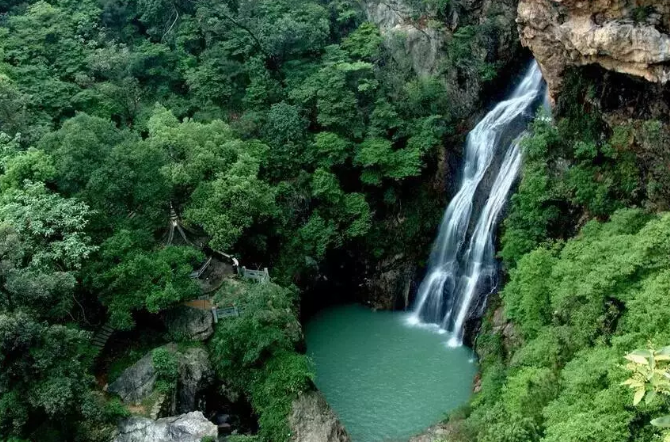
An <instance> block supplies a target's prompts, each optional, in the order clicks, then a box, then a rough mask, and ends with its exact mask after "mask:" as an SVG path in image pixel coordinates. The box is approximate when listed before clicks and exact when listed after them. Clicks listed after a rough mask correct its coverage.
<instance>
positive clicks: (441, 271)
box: [409, 62, 544, 347]
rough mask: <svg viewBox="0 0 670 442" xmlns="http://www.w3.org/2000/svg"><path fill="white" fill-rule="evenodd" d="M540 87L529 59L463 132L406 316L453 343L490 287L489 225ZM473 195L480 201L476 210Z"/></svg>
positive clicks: (515, 167) (517, 160)
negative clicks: (458, 162) (450, 186)
mask: <svg viewBox="0 0 670 442" xmlns="http://www.w3.org/2000/svg"><path fill="white" fill-rule="evenodd" d="M543 89H544V82H543V80H542V74H541V72H540V69H539V67H538V66H537V63H535V62H533V64H532V66H531V67H530V68H529V70H528V72H526V74H525V76H524V78H523V80H522V81H521V83H520V84H519V85H518V86H517V88H516V89H515V90H514V92H513V93H512V95H511V96H510V97H509V98H508V99H506V100H504V101H502V102H500V103H498V105H496V106H495V107H494V108H493V109H492V110H491V111H490V112H489V113H488V114H487V115H486V116H485V117H484V118H483V119H482V120H481V121H480V122H479V124H477V126H476V127H475V128H474V129H473V130H472V132H470V133H469V134H468V137H467V143H466V148H465V160H464V164H463V172H462V179H461V183H460V188H459V190H458V192H457V193H456V195H455V196H454V198H453V199H452V200H451V202H450V203H449V206H448V207H447V209H446V211H445V214H444V217H443V219H442V223H441V225H440V230H439V233H438V236H437V239H436V240H435V243H434V245H433V251H432V253H431V256H430V260H429V265H428V271H427V273H426V277H425V278H424V280H423V282H422V283H421V285H420V287H419V291H418V294H417V300H416V303H415V306H414V311H413V315H412V316H410V318H409V322H410V323H411V324H421V323H429V324H438V325H439V326H440V327H441V329H443V330H446V331H447V332H449V333H450V335H451V338H450V340H449V345H451V346H454V347H456V346H459V345H461V343H462V341H463V328H464V325H465V321H466V320H467V319H468V317H469V316H470V314H471V313H472V309H473V307H474V306H476V305H477V304H478V303H477V302H475V301H478V300H479V298H480V296H481V295H485V294H488V293H489V292H490V291H491V290H492V288H493V287H494V286H495V277H496V273H497V271H496V268H497V266H496V261H495V250H494V244H493V233H494V228H495V225H496V221H497V220H498V217H499V215H500V212H501V210H502V208H503V207H504V205H505V202H506V201H507V196H508V194H509V192H510V189H511V188H512V184H513V183H514V181H515V180H516V177H517V175H518V172H519V168H520V166H521V150H520V148H519V142H520V139H521V137H522V135H523V133H524V130H525V126H526V125H527V124H528V122H529V121H530V119H531V118H532V116H533V114H534V112H535V110H536V109H537V107H538V106H539V105H540V103H541V102H542V97H543V96H544V94H542V92H543ZM500 158H502V161H500ZM492 177H495V178H494V179H493V180H492V181H493V182H492V184H489V182H490V181H491V178H492ZM478 201H484V203H483V205H481V208H477V202H478ZM473 214H475V215H476V218H475V220H476V222H475V224H474V225H472V221H473V219H472V218H473Z"/></svg>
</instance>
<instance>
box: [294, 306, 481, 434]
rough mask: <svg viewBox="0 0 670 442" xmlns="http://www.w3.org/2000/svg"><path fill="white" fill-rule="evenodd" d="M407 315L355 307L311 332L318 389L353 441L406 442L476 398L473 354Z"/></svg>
mask: <svg viewBox="0 0 670 442" xmlns="http://www.w3.org/2000/svg"><path fill="white" fill-rule="evenodd" d="M406 316H407V315H406V314H403V313H392V312H373V311H372V310H369V309H367V308H364V307H361V306H354V305H349V306H343V307H336V308H332V309H329V310H324V311H322V312H321V313H319V314H318V315H316V316H315V317H314V318H312V319H311V320H310V321H309V323H308V324H307V326H306V336H307V352H308V353H309V354H310V356H311V357H312V359H313V360H314V362H315V365H316V385H317V386H318V387H319V389H320V390H321V391H322V392H323V394H324V395H325V397H326V399H327V400H328V403H329V404H330V405H331V406H332V407H333V409H334V410H335V412H336V413H337V414H338V416H339V417H340V420H341V421H342V422H343V423H344V426H345V427H346V428H347V430H348V431H349V434H350V435H351V437H352V439H353V442H389V441H393V442H396V441H407V440H408V439H409V437H410V436H412V435H414V434H417V433H420V432H421V431H423V430H425V429H426V428H428V427H430V426H431V425H433V424H435V423H437V422H439V421H440V420H441V419H442V418H443V417H444V415H445V413H446V412H448V411H450V410H453V409H454V408H456V407H458V406H459V405H462V404H464V403H465V402H466V401H467V400H468V398H469V397H470V392H471V389H472V380H473V377H474V375H475V372H476V364H475V363H473V362H472V361H473V354H472V352H471V351H470V350H469V349H467V348H465V347H462V348H449V347H447V345H446V341H447V340H448V335H444V334H442V335H441V334H438V333H436V331H435V330H430V329H425V328H416V327H410V326H408V325H406V324H405V318H406Z"/></svg>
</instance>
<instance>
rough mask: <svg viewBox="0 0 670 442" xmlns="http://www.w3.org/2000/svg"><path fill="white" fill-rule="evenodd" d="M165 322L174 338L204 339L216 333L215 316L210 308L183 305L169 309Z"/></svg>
mask: <svg viewBox="0 0 670 442" xmlns="http://www.w3.org/2000/svg"><path fill="white" fill-rule="evenodd" d="M164 322H165V327H166V328H167V330H168V333H170V335H171V336H172V338H173V339H179V340H187V341H204V340H206V339H208V338H209V337H210V336H212V333H214V318H213V317H212V313H211V312H210V311H208V310H202V309H197V308H193V307H189V306H185V305H181V306H178V307H175V308H173V309H172V310H170V311H168V312H167V314H166V315H165V320H164Z"/></svg>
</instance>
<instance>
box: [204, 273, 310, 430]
mask: <svg viewBox="0 0 670 442" xmlns="http://www.w3.org/2000/svg"><path fill="white" fill-rule="evenodd" d="M218 297H219V298H220V299H221V300H222V302H227V303H232V304H234V305H236V306H237V308H238V309H240V310H241V312H242V314H241V315H240V316H239V317H237V318H233V319H228V320H226V321H222V322H221V324H220V325H219V326H218V327H217V330H216V334H215V335H214V337H213V338H212V342H211V349H212V353H213V354H216V355H219V356H220V358H219V359H216V360H215V366H216V369H217V372H218V374H219V376H220V377H221V379H222V380H224V381H225V382H226V384H227V385H229V386H230V387H231V388H234V389H237V390H238V391H241V392H243V393H245V394H246V395H248V396H249V398H250V401H251V405H252V406H253V407H254V410H256V411H257V412H258V413H259V414H260V418H259V426H260V432H259V435H260V436H261V437H262V438H263V439H264V440H271V441H277V442H282V441H288V439H289V436H290V430H289V427H288V419H287V418H288V415H289V413H290V411H291V403H292V402H293V399H295V398H296V397H297V396H298V395H299V394H300V393H302V392H303V391H305V390H307V389H309V388H311V386H312V383H311V382H312V378H313V373H312V369H311V366H310V363H309V361H308V359H307V357H306V356H305V355H301V354H299V353H297V352H296V348H297V346H298V344H300V342H301V341H302V331H301V328H300V323H299V322H298V320H297V317H296V314H295V302H296V300H297V299H296V293H295V292H294V291H291V290H288V289H284V288H282V287H280V286H278V285H276V284H273V283H268V284H254V283H247V284H244V283H239V282H235V281H231V282H228V283H227V284H225V285H224V287H222V289H221V290H220V291H219V294H218Z"/></svg>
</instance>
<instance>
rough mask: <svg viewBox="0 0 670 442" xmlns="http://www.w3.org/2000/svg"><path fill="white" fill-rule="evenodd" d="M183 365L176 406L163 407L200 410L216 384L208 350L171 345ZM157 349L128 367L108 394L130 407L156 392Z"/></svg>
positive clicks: (179, 410)
mask: <svg viewBox="0 0 670 442" xmlns="http://www.w3.org/2000/svg"><path fill="white" fill-rule="evenodd" d="M164 348H167V349H168V350H170V351H171V352H173V353H174V354H175V355H176V356H177V358H178V362H179V379H178V382H177V391H176V395H175V398H176V403H171V404H167V405H168V406H166V405H163V407H162V408H163V409H164V410H165V409H168V410H170V409H172V410H175V409H176V410H178V412H180V413H186V412H189V411H193V410H195V409H197V408H198V404H197V399H198V396H199V395H201V394H202V393H203V392H204V391H205V389H207V388H208V387H210V386H211V385H212V383H213V381H214V370H213V368H212V365H211V363H210V361H209V355H208V354H207V351H206V350H205V349H204V348H202V347H191V348H187V349H185V350H183V351H178V350H177V346H176V345H175V344H168V345H166V346H165V347H164ZM152 354H153V350H152V351H150V352H148V353H147V354H146V355H144V357H142V359H140V360H139V361H137V362H136V363H135V364H133V365H132V366H130V367H128V368H127V369H126V370H124V371H123V373H121V375H120V376H119V377H118V379H116V380H115V381H114V382H112V383H111V384H110V385H109V386H108V388H107V391H109V392H110V393H116V394H118V395H119V396H120V397H121V400H122V401H123V402H124V403H125V404H128V405H138V404H139V403H141V402H142V401H144V400H145V399H147V398H149V397H150V396H151V395H152V394H153V393H154V387H155V384H156V380H157V378H158V375H157V373H156V370H155V369H154V365H153V355H152Z"/></svg>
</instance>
